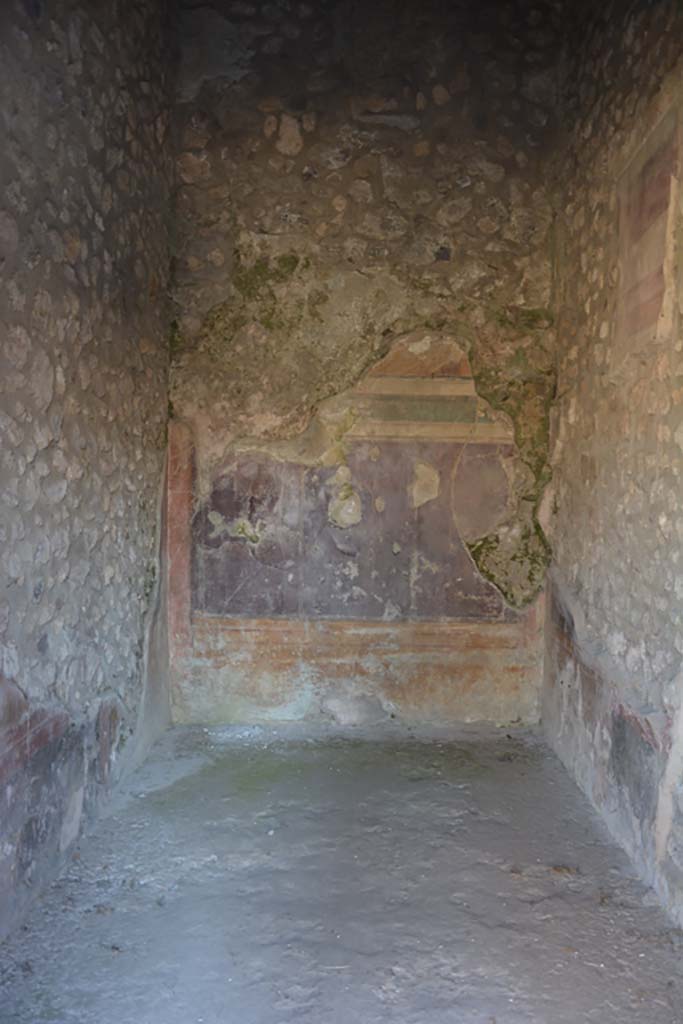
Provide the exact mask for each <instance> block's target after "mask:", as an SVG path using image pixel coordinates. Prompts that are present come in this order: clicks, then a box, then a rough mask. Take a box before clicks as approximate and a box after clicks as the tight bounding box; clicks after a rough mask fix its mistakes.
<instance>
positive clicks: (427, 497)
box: [410, 462, 441, 508]
mask: <svg viewBox="0 0 683 1024" xmlns="http://www.w3.org/2000/svg"><path fill="white" fill-rule="evenodd" d="M414 472H415V476H414V478H413V482H412V484H411V485H410V501H411V504H412V506H413V508H420V507H421V506H422V505H426V504H427V502H429V501H434V499H435V498H438V496H439V490H440V488H441V480H440V477H439V473H438V470H436V469H434V467H433V466H431V465H430V464H429V463H428V462H416V463H415V466H414Z"/></svg>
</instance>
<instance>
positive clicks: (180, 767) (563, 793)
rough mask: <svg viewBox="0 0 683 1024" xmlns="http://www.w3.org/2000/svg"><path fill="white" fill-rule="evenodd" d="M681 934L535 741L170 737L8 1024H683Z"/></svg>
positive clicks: (23, 975)
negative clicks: (588, 1023) (389, 1022)
mask: <svg viewBox="0 0 683 1024" xmlns="http://www.w3.org/2000/svg"><path fill="white" fill-rule="evenodd" d="M682 952H683V935H682V934H681V932H679V931H678V930H677V929H675V928H674V927H673V926H672V925H671V924H670V922H669V921H668V920H667V918H666V917H665V916H664V914H663V912H662V911H661V910H660V909H659V908H658V906H657V904H656V901H655V900H654V897H653V896H652V894H651V893H649V892H648V890H647V889H646V888H645V887H644V886H643V885H642V884H640V883H639V882H638V881H637V880H636V879H635V877H634V875H633V873H632V871H631V870H630V869H629V866H628V863H627V861H626V858H625V857H624V855H623V854H622V853H621V852H620V851H619V850H618V849H617V848H616V847H615V846H614V845H613V844H612V843H611V841H610V840H609V838H608V836H607V835H606V833H605V831H604V829H603V827H602V826H601V824H600V823H599V821H598V820H597V818H596V816H595V815H594V814H593V812H592V811H591V810H590V808H589V807H588V806H587V804H586V801H585V800H584V799H583V798H582V796H581V795H580V794H579V792H578V791H577V790H576V788H575V786H574V785H573V783H572V781H571V780H570V779H569V777H568V776H567V774H566V773H565V772H564V770H563V769H562V767H561V766H560V765H559V763H558V762H557V761H556V760H555V758H554V757H553V755H552V754H550V753H549V752H548V750H547V749H546V748H545V747H544V745H543V744H542V742H541V741H540V740H539V739H538V738H536V737H535V736H534V735H533V734H531V733H528V732H525V733H519V734H506V733H505V732H501V731H493V730H485V729H479V728H471V729H462V730H459V731H458V732H457V734H451V735H450V736H448V735H447V734H446V733H443V734H442V735H438V734H435V733H432V734H430V735H426V734H416V733H409V732H407V731H403V732H398V731H395V732H393V733H390V734H389V733H388V734H382V735H379V736H374V737H373V736H370V735H366V734H360V733H358V734H354V735H348V734H347V735H332V734H328V733H324V732H322V731H321V732H318V733H315V734H310V732H309V734H307V735H306V734H304V733H303V731H302V730H301V729H296V728H291V729H282V728H280V729H277V730H264V729H247V730H245V729H236V728H233V729H229V728H226V729H210V730H202V729H183V730H175V731H173V732H171V733H168V734H167V735H166V736H165V737H164V738H163V740H162V741H161V743H160V744H159V745H158V747H157V748H156V750H155V751H154V753H153V755H152V757H151V758H150V760H149V761H148V763H147V764H146V765H145V766H144V767H143V768H142V769H141V770H140V771H139V772H138V773H137V774H136V775H135V776H134V777H133V778H132V779H131V780H130V781H129V783H128V784H127V786H126V788H125V792H124V791H122V792H121V794H120V795H119V796H118V797H117V799H116V801H115V803H113V804H112V807H111V809H110V811H109V813H108V814H107V816H106V817H104V818H100V820H99V821H98V822H97V823H96V825H95V826H94V828H93V830H92V832H91V834H90V835H89V836H87V837H86V838H85V839H84V840H83V841H82V842H81V844H80V847H79V849H78V850H77V851H76V853H75V854H74V857H73V858H72V860H71V861H70V863H69V866H68V869H67V871H66V872H65V874H64V876H63V877H62V879H61V880H60V881H59V882H57V883H56V884H55V885H54V886H53V887H52V889H51V890H50V891H49V892H48V893H46V894H45V896H44V897H43V898H42V899H41V900H40V901H39V903H38V904H37V905H36V906H35V908H34V911H33V913H32V915H31V917H30V919H29V921H28V922H27V924H26V926H25V927H24V928H22V929H20V930H19V931H18V932H17V933H15V935H13V936H12V937H11V938H10V939H9V940H8V941H7V942H6V943H5V944H4V945H3V946H2V947H0V1021H2V1022H3V1024H10V1022H11V1024H48V1022H49V1024H233V1022H234V1024H294V1022H296V1024H306V1022H311V1024H337V1022H339V1024H341V1022H344V1024H349V1022H358V1024H375V1022H384V1021H391V1022H393V1024H583V1022H596V1024H597V1022H599V1024H617V1022H618V1024H630V1022H633V1024H636V1022H637V1024H681V1022H682V1021H683V958H682V957H681V953H682Z"/></svg>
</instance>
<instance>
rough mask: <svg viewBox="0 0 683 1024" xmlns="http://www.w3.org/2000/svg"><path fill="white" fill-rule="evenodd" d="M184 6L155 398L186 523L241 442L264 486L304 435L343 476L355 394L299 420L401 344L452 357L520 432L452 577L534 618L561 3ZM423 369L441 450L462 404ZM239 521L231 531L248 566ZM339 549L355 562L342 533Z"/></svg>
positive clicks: (400, 406)
mask: <svg viewBox="0 0 683 1024" xmlns="http://www.w3.org/2000/svg"><path fill="white" fill-rule="evenodd" d="M183 6H184V13H183V16H182V25H181V38H182V40H183V52H182V59H181V75H180V88H179V100H180V102H179V105H178V124H177V130H178V139H179V150H180V155H179V160H178V177H179V181H180V185H181V187H180V190H179V195H178V202H177V210H178V239H177V242H178V244H177V267H176V304H177V321H176V324H175V329H174V335H173V339H172V350H173V364H172V388H171V398H172V414H173V417H174V419H175V422H176V423H177V424H185V425H186V426H187V428H188V429H189V430H190V431H191V435H192V444H193V446H194V459H195V470H194V471H195V479H194V500H195V503H196V504H197V506H198V511H197V517H196V519H195V522H197V521H201V520H202V517H203V518H204V519H206V517H207V515H208V516H209V518H210V517H211V515H214V518H215V515H218V514H219V513H218V510H217V509H214V508H213V507H212V506H211V504H210V502H211V500H212V499H211V494H212V491H215V490H216V487H219V489H220V487H223V486H224V484H222V483H220V481H221V479H222V478H224V477H225V475H226V474H227V475H228V476H229V475H230V474H231V473H232V472H233V471H234V454H235V451H236V450H237V448H238V447H241V450H244V449H245V447H247V448H248V447H251V450H252V453H253V452H255V451H258V453H259V454H258V457H256V456H254V458H257V461H258V459H260V460H261V461H262V462H264V463H265V468H263V469H262V473H261V477H262V478H263V476H264V475H265V476H266V477H269V478H271V477H272V476H273V471H272V470H271V469H270V468H269V463H271V462H272V460H273V459H274V460H275V461H276V462H277V461H278V460H280V461H281V460H282V458H284V457H285V456H284V455H283V453H282V449H280V448H278V444H279V442H280V441H281V440H282V439H283V438H291V437H293V436H295V435H300V434H301V435H302V437H303V442H302V444H301V445H299V446H298V448H297V450H296V454H295V455H294V457H293V459H292V461H293V462H297V461H298V463H299V464H300V466H306V465H307V466H309V467H311V466H312V467H315V466H329V467H334V468H333V470H332V473H334V472H336V469H338V468H339V467H340V466H341V467H342V473H346V474H348V473H349V472H350V471H349V467H348V465H347V462H348V453H349V450H350V449H349V445H350V444H351V438H352V436H353V434H354V430H355V432H356V433H358V429H357V428H358V423H357V421H358V419H359V418H362V416H363V409H359V408H358V407H357V405H354V402H353V401H351V402H350V404H349V403H347V405H346V406H345V408H346V410H347V415H345V416H341V415H340V416H337V417H336V419H335V421H334V425H333V426H332V427H330V425H329V424H330V421H329V417H325V416H324V415H323V416H322V418H320V417H318V418H317V419H314V421H313V423H311V417H312V416H313V415H314V413H315V410H316V409H318V408H319V406H320V404H321V403H323V402H324V401H325V400H326V399H328V398H330V396H334V395H336V394H338V393H340V392H344V391H346V390H347V389H350V388H351V387H352V386H353V385H354V384H355V383H356V382H357V381H358V380H359V378H360V377H361V376H362V374H363V373H364V371H366V370H367V369H368V368H369V367H371V366H372V365H373V364H376V363H377V362H378V361H379V360H380V359H381V358H382V357H385V356H387V353H389V352H390V351H392V352H396V350H397V347H398V349H401V346H404V347H405V346H406V345H410V344H414V345H416V346H417V348H416V349H415V351H416V352H417V351H418V350H419V346H420V345H423V346H424V345H426V346H427V348H426V349H423V351H427V350H428V349H429V346H430V345H431V346H433V348H432V351H434V352H436V351H437V349H439V346H442V347H443V346H446V347H448V346H452V347H453V346H454V347H455V348H456V349H458V350H459V351H460V353H461V355H460V356H459V358H463V355H464V357H465V359H468V360H469V363H468V369H467V377H468V378H469V379H470V384H469V385H467V386H468V387H470V386H471V393H470V392H467V394H469V395H470V397H471V401H472V402H473V403H475V404H476V402H477V401H478V402H479V408H480V410H484V409H485V410H487V415H488V416H489V417H490V418H491V419H493V420H495V419H496V418H497V419H498V421H499V422H500V421H504V422H505V424H507V429H508V430H509V432H510V433H511V435H512V436H511V438H510V441H511V442H512V444H511V445H510V442H508V448H509V449H510V450H506V451H505V452H498V453H497V454H496V453H494V455H495V457H496V458H498V457H499V456H500V458H502V459H503V463H504V466H505V474H506V476H507V489H508V493H507V497H505V498H504V501H505V505H506V507H505V513H504V515H502V516H501V517H499V518H498V519H497V520H495V517H494V520H495V521H494V522H493V525H492V526H491V521H492V517H491V515H490V514H485V515H483V516H482V517H481V528H480V530H479V531H478V532H477V530H476V529H475V530H473V531H472V532H471V533H470V534H469V535H468V536H467V538H466V540H467V544H468V547H469V556H468V558H469V563H468V564H471V561H472V560H473V561H474V563H475V565H476V568H477V569H478V571H479V583H478V584H476V585H477V586H479V587H480V588H483V587H486V586H490V585H491V584H492V585H493V586H494V587H495V588H496V589H497V591H498V592H499V593H498V598H499V597H500V594H502V595H503V596H504V599H505V602H506V604H507V605H508V607H510V608H518V609H519V608H522V607H524V606H526V605H528V604H529V602H531V601H532V600H533V599H534V597H535V596H536V595H537V594H538V592H539V589H540V588H541V586H542V584H543V580H544V575H545V568H546V564H547V559H548V548H547V544H546V542H545V539H544V537H543V534H542V532H541V530H540V529H539V527H538V524H537V521H536V512H537V507H538V503H539V498H540V495H541V493H542V490H543V487H544V485H545V483H546V481H547V475H548V467H547V427H548V410H549V406H550V404H551V401H552V397H553V393H554V385H555V382H554V357H553V351H554V330H553V320H552V316H551V315H550V313H549V307H550V304H551V281H550V259H549V255H550V228H551V208H550V203H549V200H548V195H547V191H546V188H545V178H544V174H543V171H542V167H543V160H544V158H545V156H546V154H547V149H548V146H549V144H550V142H551V140H552V136H553V130H554V121H553V109H554V104H555V96H556V88H555V85H556V74H555V69H556V65H557V52H558V40H559V27H558V18H559V12H558V8H559V4H557V3H552V2H540V3H535V4H529V3H525V2H521V0H520V2H519V3H510V4H506V5H500V4H499V3H486V2H484V3H481V4H479V5H476V7H474V8H473V5H472V4H470V3H450V4H447V5H444V4H442V3H438V2H436V0H428V2H426V3H424V4H421V5H419V7H418V6H416V5H414V4H409V3H400V2H398V0H383V2H379V3H373V4H365V5H364V4H360V3H357V2H351V0H327V2H324V3H318V4H308V3H303V2H301V3H299V2H297V3H295V2H288V0H282V2H277V3H266V2H252V3H243V2H220V0H215V2H209V3H206V4H204V5H201V6H197V5H196V4H189V3H188V4H185V5H183ZM400 372H402V371H397V373H399V375H400ZM448 372H450V371H448ZM425 375H426V379H425V380H424V381H422V383H420V382H418V384H419V388H420V389H421V390H420V391H419V393H420V394H421V395H423V397H425V396H426V397H427V398H428V399H429V401H430V402H431V407H430V408H427V404H429V403H427V404H425V405H424V406H423V408H422V410H418V411H417V412H416V413H415V416H414V419H421V420H429V419H431V420H432V421H434V420H437V419H439V418H441V420H442V421H445V420H447V419H448V416H449V415H451V413H452V418H453V422H452V423H451V427H452V430H451V434H450V436H451V437H452V438H455V439H456V440H458V439H459V440H460V441H463V440H467V434H466V432H464V433H463V432H462V431H461V435H462V436H461V435H458V437H456V433H457V431H456V423H455V421H458V420H459V421H460V422H461V423H462V420H463V415H465V413H463V408H461V409H460V411H456V410H455V408H454V407H453V408H452V410H451V413H448V412H447V411H446V410H445V404H444V402H442V401H440V398H442V397H443V395H445V394H446V391H444V392H443V393H442V395H441V396H439V395H437V394H436V393H435V389H434V387H433V388H432V391H431V392H429V387H430V386H431V385H430V378H431V377H436V376H438V375H439V372H438V369H435V368H432V369H429V368H427V370H426V371H425ZM408 376H410V372H408ZM472 377H473V383H472ZM398 383H399V384H400V382H398ZM404 383H405V382H404ZM397 386H398V385H397V383H396V381H394V382H393V383H392V384H391V387H394V392H393V400H394V409H395V410H398V411H397V412H396V414H395V415H394V419H397V418H399V417H400V416H404V417H405V415H406V413H405V409H406V408H408V406H409V404H410V400H411V399H412V400H414V404H413V407H414V408H415V409H417V398H418V393H417V392H414V393H408V392H404V393H401V394H399V392H398V391H397V390H396V387H397ZM457 386H462V387H464V386H465V384H464V383H462V384H461V385H456V383H452V388H453V389H455V388H456V387H457ZM391 387H390V386H389V384H387V388H388V391H387V393H386V395H385V398H386V399H387V402H386V403H385V405H388V402H389V399H390V398H391V395H390V394H389V392H390V391H391ZM463 393H464V392H463ZM452 394H455V390H453V391H452ZM469 400H470V399H468V401H469ZM378 404H379V402H378V403H376V405H378ZM472 408H474V404H473V406H472ZM387 415H389V414H387ZM392 415H393V414H392ZM392 415H389V418H390V419H391V418H392ZM482 415H483V412H482ZM354 424H355V426H354ZM420 429H421V430H423V432H422V433H421V434H420V435H419V436H420V437H422V438H423V439H424V438H425V437H427V428H426V426H425V425H424V423H423V424H422V426H421V427H420ZM396 436H399V435H398V434H397V435H396ZM406 436H407V435H406ZM417 436H418V435H417V434H415V433H414V434H413V435H411V438H412V440H415V439H416V437H417ZM430 436H436V432H435V433H434V434H433V435H430ZM443 439H444V438H443V437H442V436H441V435H440V440H443ZM291 455H292V450H291V449H290V450H289V453H288V454H287V456H286V457H287V458H290V457H291ZM432 455H433V453H432ZM373 457H374V456H373ZM376 457H377V458H379V459H380V462H382V460H383V458H384V455H383V454H382V455H381V456H380V455H379V454H378V455H377V456H376ZM418 457H419V456H418ZM455 457H456V456H454V458H455ZM406 458H408V456H406ZM435 458H436V456H434V459H435ZM492 458H493V456H492ZM430 459H431V456H430V457H429V458H427V462H428V463H430V464H432V463H431V462H430ZM252 462H253V458H252ZM432 462H433V459H432ZM231 467H233V468H231ZM499 469H500V466H498V469H496V468H495V467H494V469H493V472H498V471H499ZM449 471H450V470H449ZM246 472H247V476H248V475H249V473H252V475H253V472H254V471H253V470H252V469H249V468H248V467H247V470H246ZM425 472H426V471H425ZM275 475H276V476H277V473H276V474H275ZM335 479H336V477H335ZM397 480H398V478H397ZM352 483H353V482H352V481H351V480H350V479H347V480H346V484H347V490H349V488H351V490H352V489H353V487H352ZM278 486H279V485H278ZM339 486H340V487H342V484H340V485H339ZM397 486H398V484H397ZM401 486H403V485H401ZM261 487H262V488H263V482H262V483H261ZM342 489H343V487H342ZM276 490H277V488H276ZM372 497H374V498H375V499H376V500H379V501H381V502H385V503H389V504H391V501H392V500H393V499H394V497H395V496H394V495H391V494H389V493H384V491H382V490H381V488H380V490H378V491H377V492H376V493H374V492H373V494H372V495H371V494H370V492H368V501H370V499H371V498H372ZM268 500H271V501H272V503H275V502H276V496H275V495H273V496H272V498H271V499H268ZM354 500H357V501H359V502H360V500H361V499H360V497H359V495H358V494H357V495H356V499H354V498H353V497H352V495H351V491H350V490H349V493H348V495H347V504H348V502H351V503H353V501H354ZM259 502H261V503H262V496H261V497H259V495H255V503H256V504H257V505H258V504H259ZM316 514H317V513H316ZM363 514H365V513H363ZM236 517H237V511H235V516H234V517H233V518H235V523H237V518H236ZM252 518H254V523H252V524H251V525H250V526H249V527H248V528H247V527H245V526H244V524H242V532H241V533H240V536H239V538H238V540H239V542H240V543H241V544H242V546H243V547H244V549H245V552H247V553H248V549H249V545H251V546H252V547H253V548H254V549H255V548H256V547H257V546H258V544H259V537H258V530H257V525H258V524H257V523H256V518H255V517H252ZM333 518H334V517H333ZM240 522H241V520H240ZM364 522H367V520H364ZM235 523H228V524H227V526H226V530H227V531H228V532H227V533H226V534H225V537H226V539H227V537H228V534H229V532H230V530H233V532H234V530H235V529H238V528H239V523H237V525H235ZM487 524H488V525H487ZM224 525H225V524H224ZM337 525H339V524H337ZM350 525H352V524H347V526H350ZM214 526H215V523H214ZM488 526H491V528H490V529H488ZM441 528H442V527H439V529H441ZM432 529H433V528H432ZM359 530H360V527H359ZM437 532H438V530H437ZM394 539H397V538H394ZM214 540H215V537H214ZM339 543H340V544H342V546H343V545H344V543H346V544H347V547H348V550H349V551H351V548H353V549H354V551H356V553H358V548H357V545H356V544H355V541H352V540H351V538H350V536H348V537H347V539H346V542H345V541H344V540H343V538H340V539H339ZM458 543H459V542H458ZM332 546H333V545H332ZM214 547H215V544H214ZM233 547H234V545H233ZM427 554H428V555H429V558H430V559H431V555H430V554H429V552H428V553H427ZM361 560H362V559H361ZM196 568H197V560H195V572H196ZM232 568H233V567H232V565H229V564H227V563H226V565H225V567H224V571H223V575H224V576H226V578H228V579H230V578H232V575H231V573H232ZM350 571H353V569H351V570H350ZM407 571H408V570H406V572H407ZM378 572H379V574H380V576H382V578H384V576H385V575H386V573H385V572H384V571H383V570H380V569H379V568H378ZM457 575H458V565H457V562H456V561H454V562H453V572H452V576H453V577H454V578H455V577H456V576H457ZM195 582H196V581H195ZM195 589H196V588H195ZM242 597H244V592H242ZM275 603H276V602H275ZM397 603H398V604H400V601H397V600H394V604H397ZM351 605H352V603H351ZM351 605H350V606H349V607H351ZM438 612H439V609H436V613H437V617H438ZM442 612H443V614H448V613H447V611H446V609H442ZM359 617H365V615H364V614H363V615H360V616H359Z"/></svg>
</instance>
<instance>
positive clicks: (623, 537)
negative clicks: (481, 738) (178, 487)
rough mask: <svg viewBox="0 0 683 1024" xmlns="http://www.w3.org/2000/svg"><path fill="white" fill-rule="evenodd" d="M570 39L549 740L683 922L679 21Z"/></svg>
mask: <svg viewBox="0 0 683 1024" xmlns="http://www.w3.org/2000/svg"><path fill="white" fill-rule="evenodd" d="M583 15H584V17H582V18H581V19H580V22H581V25H580V28H578V30H577V32H578V34H577V36H576V38H575V39H574V40H573V42H572V44H571V45H570V46H569V47H568V52H569V54H570V55H571V58H572V59H571V60H570V61H568V63H567V67H566V69H565V70H566V86H565V97H564V110H563V123H564V125H565V128H566V138H565V140H564V142H563V144H562V146H561V147H560V149H559V151H558V163H557V179H558V195H559V196H560V210H559V214H560V216H559V220H558V238H559V246H558V286H559V303H558V306H559V309H560V311H561V312H560V317H559V324H558V331H559V346H558V348H559V385H558V393H559V400H558V404H557V407H556V414H555V418H554V427H553V455H552V462H553V470H554V477H553V486H552V488H551V490H549V491H548V493H547V495H546V501H545V503H544V523H545V524H546V525H547V527H548V530H549V534H550V537H551V541H552V545H553V549H554V562H553V567H552V571H551V580H552V599H551V607H550V612H549V615H548V633H547V637H548V646H547V656H546V688H545V695H544V708H543V717H544V721H545V726H546V730H547V732H548V735H549V737H550V739H551V741H552V743H553V744H554V745H555V748H556V749H557V750H558V752H559V754H560V756H561V757H562V759H563V760H564V761H565V763H566V764H567V765H568V766H569V768H570V769H571V770H572V771H573V772H574V774H575V776H576V777H577V779H578V781H579V783H580V784H581V786H582V787H583V788H584V789H585V790H586V792H588V794H589V795H590V796H591V798H592V799H593V801H594V803H595V804H596V805H597V806H598V808H599V809H600V810H601V811H602V813H603V814H604V815H605V817H606V818H607V821H608V823H609V825H610V827H611V829H612V831H613V832H614V834H615V836H616V837H617V838H618V839H619V840H620V841H621V842H622V843H623V844H624V846H625V847H626V848H627V849H628V851H629V852H630V854H631V855H632V857H633V858H634V859H635V861H636V863H638V864H639V866H640V867H641V869H642V870H643V872H644V873H645V874H646V876H647V877H648V879H649V880H650V881H652V882H653V883H654V884H655V885H656V886H657V888H658V889H659V891H660V893H661V895H662V897H663V899H664V901H665V902H666V904H667V905H668V906H669V908H670V909H672V910H673V911H674V913H675V914H676V915H677V917H678V919H679V920H682V921H683V799H682V794H683V715H682V713H681V700H682V698H683V673H682V671H681V662H682V658H683V618H682V617H681V598H682V596H683V575H682V566H683V518H682V514H681V479H682V476H683V412H682V411H681V408H682V407H681V390H680V388H681V380H682V379H683V378H682V373H683V342H682V341H681V338H680V306H681V296H682V294H683V293H682V291H681V280H680V275H681V263H680V256H679V253H680V242H681V238H680V230H681V197H680V166H681V139H682V138H683V136H682V134H681V131H682V121H681V110H682V106H681V104H682V100H683V87H682V86H681V82H682V81H683V78H682V76H681V70H682V67H683V64H682V61H681V57H682V50H683V47H682V44H681V39H683V34H682V33H683V14H682V12H681V6H680V4H677V3H669V2H663V3H659V4H645V3H636V4H632V5H630V6H629V13H628V14H626V13H625V12H624V10H623V7H622V5H621V4H619V3H611V4H608V5H606V7H605V9H604V10H603V11H601V12H600V13H598V14H592V15H590V16H588V15H587V12H583Z"/></svg>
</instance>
